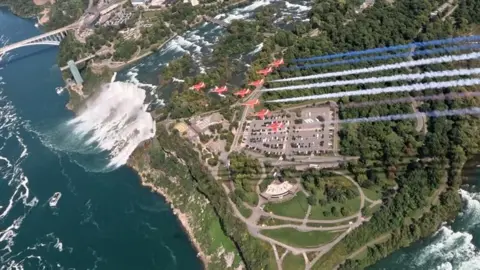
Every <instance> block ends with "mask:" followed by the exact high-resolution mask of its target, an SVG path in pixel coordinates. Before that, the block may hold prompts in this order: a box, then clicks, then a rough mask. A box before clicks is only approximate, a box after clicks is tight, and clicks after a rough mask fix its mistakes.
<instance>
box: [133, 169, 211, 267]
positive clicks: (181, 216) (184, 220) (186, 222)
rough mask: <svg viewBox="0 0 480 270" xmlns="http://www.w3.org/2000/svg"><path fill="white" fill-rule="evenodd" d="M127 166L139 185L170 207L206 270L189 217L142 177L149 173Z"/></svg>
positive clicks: (204, 259)
mask: <svg viewBox="0 0 480 270" xmlns="http://www.w3.org/2000/svg"><path fill="white" fill-rule="evenodd" d="M129 166H130V168H132V169H133V170H134V171H135V172H136V173H137V174H138V176H139V177H140V184H141V185H142V186H144V187H146V188H149V189H150V190H151V191H152V192H154V193H156V194H158V195H160V196H162V197H163V198H164V199H165V201H166V202H167V203H168V204H169V205H170V208H171V209H172V210H173V214H174V215H175V216H176V217H177V219H178V220H179V221H180V224H181V225H182V228H183V229H184V231H185V232H186V233H187V234H188V238H189V239H190V242H191V243H192V245H193V247H194V248H195V250H196V251H197V252H198V254H197V256H198V257H199V258H200V259H201V260H202V263H203V265H204V269H207V267H208V262H209V258H208V257H207V256H206V255H205V252H204V251H203V250H202V248H201V247H200V243H199V242H198V240H197V238H196V237H195V234H194V232H193V228H192V226H191V224H190V216H189V215H188V214H186V213H183V212H182V211H181V210H180V209H178V208H176V207H175V205H174V204H173V200H172V198H171V196H170V195H169V194H168V192H167V191H166V190H165V189H163V188H161V187H159V186H156V185H154V184H153V183H152V182H149V181H148V180H147V178H146V177H145V176H144V175H145V174H146V173H150V172H148V171H141V170H140V169H139V168H138V167H136V166H135V165H134V164H129Z"/></svg>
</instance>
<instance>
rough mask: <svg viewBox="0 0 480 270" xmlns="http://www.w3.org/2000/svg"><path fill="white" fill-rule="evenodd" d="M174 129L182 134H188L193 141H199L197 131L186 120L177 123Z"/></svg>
mask: <svg viewBox="0 0 480 270" xmlns="http://www.w3.org/2000/svg"><path fill="white" fill-rule="evenodd" d="M173 129H175V130H177V131H178V133H179V134H180V135H181V136H186V137H187V138H188V139H189V140H191V141H192V142H197V141H199V138H198V135H197V133H196V132H195V131H194V130H193V129H192V128H191V127H189V126H188V125H187V124H186V123H184V122H180V123H177V124H175V126H173Z"/></svg>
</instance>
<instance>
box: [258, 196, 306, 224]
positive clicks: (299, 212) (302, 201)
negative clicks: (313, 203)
mask: <svg viewBox="0 0 480 270" xmlns="http://www.w3.org/2000/svg"><path fill="white" fill-rule="evenodd" d="M307 208H308V203H307V197H305V194H303V193H302V192H298V193H297V194H296V195H295V197H293V198H292V199H291V200H288V201H286V202H282V203H269V204H267V205H265V211H267V212H272V213H274V214H277V215H280V216H286V217H294V218H304V217H305V214H306V213H307Z"/></svg>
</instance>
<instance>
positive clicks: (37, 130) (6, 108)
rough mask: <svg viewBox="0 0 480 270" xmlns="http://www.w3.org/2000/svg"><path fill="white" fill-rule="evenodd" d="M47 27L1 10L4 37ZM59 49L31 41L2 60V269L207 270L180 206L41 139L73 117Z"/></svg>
mask: <svg viewBox="0 0 480 270" xmlns="http://www.w3.org/2000/svg"><path fill="white" fill-rule="evenodd" d="M39 33H40V30H39V29H37V28H35V26H34V22H33V21H30V20H25V19H21V18H18V17H16V16H14V15H12V14H11V13H10V12H8V11H7V10H5V9H0V37H1V39H2V41H3V42H2V44H3V43H5V42H6V41H7V40H8V41H9V42H15V41H16V40H21V39H24V38H28V37H31V36H33V35H36V34H39ZM57 52H58V49H57V48H54V47H50V48H49V47H30V48H23V49H19V50H16V51H14V52H12V53H10V54H9V55H7V56H5V57H4V59H3V60H2V62H1V63H0V89H1V91H0V176H1V180H0V269H10V268H12V269H15V268H13V267H14V266H17V267H18V269H22V268H23V269H43V268H44V269H201V263H200V261H199V259H198V258H197V257H196V251H195V250H194V249H193V247H192V246H191V244H190V242H189V240H188V238H187V236H186V234H185V233H184V232H183V230H182V228H181V227H180V224H179V222H178V220H177V219H176V218H175V216H174V215H173V213H172V211H171V209H170V207H169V206H168V205H167V204H166V203H165V201H164V200H163V198H162V197H160V196H158V195H157V194H154V193H152V192H150V191H149V190H148V189H146V188H142V187H141V186H140V183H139V178H138V176H137V175H136V173H135V172H134V171H132V170H131V169H129V168H127V167H120V168H119V169H117V170H114V171H111V172H108V173H93V172H88V170H85V169H84V168H83V167H80V166H79V165H77V164H76V163H75V162H73V161H72V158H71V157H70V156H69V155H67V154H65V153H63V152H60V151H55V150H53V149H52V148H51V147H50V146H46V145H45V144H44V143H42V141H41V140H40V135H43V134H48V132H49V131H51V130H52V129H54V128H56V127H57V126H58V125H61V124H63V123H65V122H66V121H68V120H70V119H72V118H73V115H72V113H71V112H69V111H68V110H67V109H65V104H66V102H67V99H68V97H67V95H66V94H64V95H60V96H59V95H57V93H56V92H55V88H56V87H58V86H63V81H62V79H61V74H60V71H59V69H58V67H57V66H56V64H55V62H56V55H57ZM57 191H58V192H61V193H62V197H61V199H60V201H59V203H58V205H57V207H56V208H54V209H52V208H51V207H49V205H48V199H49V198H50V196H52V195H53V193H54V192H57Z"/></svg>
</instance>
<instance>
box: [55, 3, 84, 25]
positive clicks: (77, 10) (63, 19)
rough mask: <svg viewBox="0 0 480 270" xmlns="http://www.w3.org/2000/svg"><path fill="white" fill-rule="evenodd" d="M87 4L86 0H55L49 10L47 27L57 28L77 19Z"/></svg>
mask: <svg viewBox="0 0 480 270" xmlns="http://www.w3.org/2000/svg"><path fill="white" fill-rule="evenodd" d="M87 6H88V0H57V1H55V4H53V5H52V7H51V10H50V20H49V21H48V23H47V25H46V26H47V28H48V29H57V28H60V27H63V26H66V25H69V24H71V23H74V22H75V21H77V20H78V19H79V18H80V16H82V14H83V13H84V11H85V9H86V8H87Z"/></svg>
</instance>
